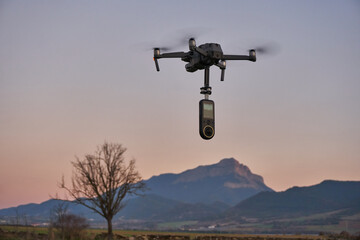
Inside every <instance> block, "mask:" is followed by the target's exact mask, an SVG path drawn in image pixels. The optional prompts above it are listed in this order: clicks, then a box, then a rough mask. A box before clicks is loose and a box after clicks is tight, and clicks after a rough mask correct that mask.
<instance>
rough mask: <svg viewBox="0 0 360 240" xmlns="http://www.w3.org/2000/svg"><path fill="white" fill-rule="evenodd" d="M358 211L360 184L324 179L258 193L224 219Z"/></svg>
mask: <svg viewBox="0 0 360 240" xmlns="http://www.w3.org/2000/svg"><path fill="white" fill-rule="evenodd" d="M339 210H341V211H343V212H344V214H345V212H346V213H357V212H360V182H359V181H334V180H326V181H323V182H321V183H320V184H317V185H314V186H309V187H293V188H290V189H288V190H286V191H284V192H261V193H259V194H257V195H255V196H252V197H250V198H248V199H246V200H244V201H242V202H240V203H239V204H237V205H236V206H234V207H232V208H230V209H228V210H227V211H226V213H225V216H226V218H231V219H238V220H239V219H241V218H244V217H245V218H262V219H268V218H294V217H299V216H306V215H311V214H318V213H325V212H330V211H339Z"/></svg>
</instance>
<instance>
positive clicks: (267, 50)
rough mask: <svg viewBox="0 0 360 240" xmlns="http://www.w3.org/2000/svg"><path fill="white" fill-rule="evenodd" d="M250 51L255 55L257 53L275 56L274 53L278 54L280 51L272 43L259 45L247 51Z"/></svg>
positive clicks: (276, 45)
mask: <svg viewBox="0 0 360 240" xmlns="http://www.w3.org/2000/svg"><path fill="white" fill-rule="evenodd" d="M250 50H255V51H256V53H259V54H266V55H275V54H276V53H278V52H279V51H280V47H279V45H278V44H276V43H274V42H272V43H267V44H264V45H260V46H257V47H255V48H252V49H249V51H250Z"/></svg>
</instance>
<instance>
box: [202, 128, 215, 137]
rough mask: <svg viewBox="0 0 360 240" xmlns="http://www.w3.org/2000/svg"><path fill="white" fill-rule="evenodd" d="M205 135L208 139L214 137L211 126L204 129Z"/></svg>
mask: <svg viewBox="0 0 360 240" xmlns="http://www.w3.org/2000/svg"><path fill="white" fill-rule="evenodd" d="M204 134H205V136H207V137H212V136H213V134H214V130H213V128H212V127H210V126H206V127H205V129H204Z"/></svg>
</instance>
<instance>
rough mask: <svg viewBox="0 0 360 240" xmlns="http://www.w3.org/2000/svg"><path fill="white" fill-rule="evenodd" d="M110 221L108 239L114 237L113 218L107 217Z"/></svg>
mask: <svg viewBox="0 0 360 240" xmlns="http://www.w3.org/2000/svg"><path fill="white" fill-rule="evenodd" d="M106 220H107V223H108V240H112V239H113V231H112V218H108V219H106Z"/></svg>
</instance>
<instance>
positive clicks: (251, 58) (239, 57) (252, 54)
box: [221, 49, 256, 62]
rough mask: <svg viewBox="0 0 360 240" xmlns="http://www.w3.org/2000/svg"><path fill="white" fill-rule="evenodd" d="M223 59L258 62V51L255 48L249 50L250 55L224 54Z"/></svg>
mask: <svg viewBox="0 0 360 240" xmlns="http://www.w3.org/2000/svg"><path fill="white" fill-rule="evenodd" d="M221 60H248V61H252V62H256V52H255V50H254V49H251V50H250V51H249V55H225V54H224V55H223V57H222V58H221Z"/></svg>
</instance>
